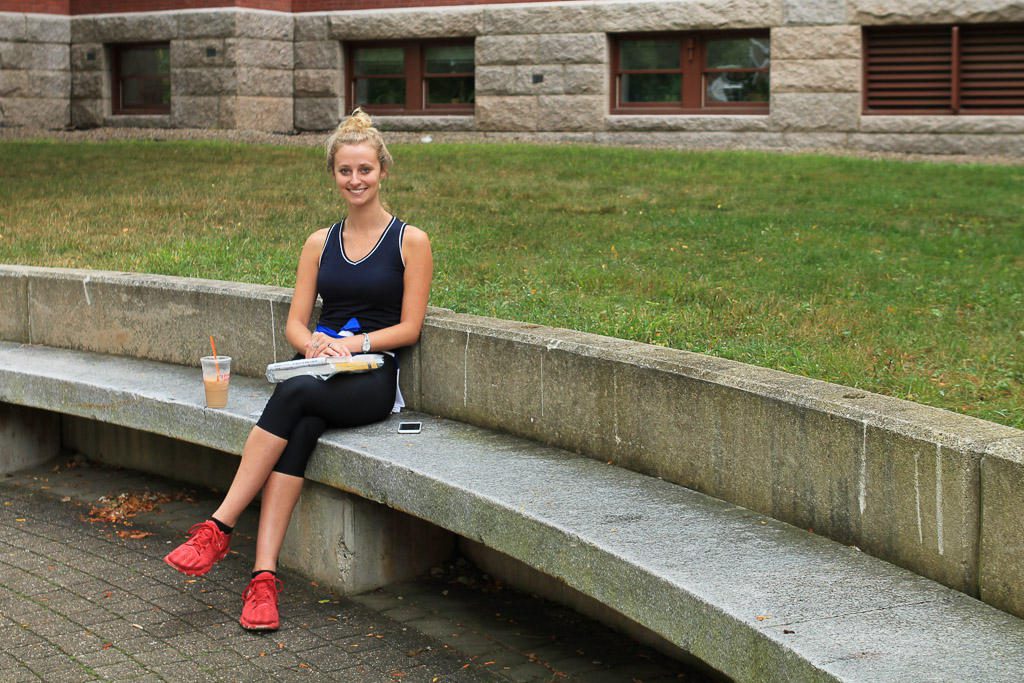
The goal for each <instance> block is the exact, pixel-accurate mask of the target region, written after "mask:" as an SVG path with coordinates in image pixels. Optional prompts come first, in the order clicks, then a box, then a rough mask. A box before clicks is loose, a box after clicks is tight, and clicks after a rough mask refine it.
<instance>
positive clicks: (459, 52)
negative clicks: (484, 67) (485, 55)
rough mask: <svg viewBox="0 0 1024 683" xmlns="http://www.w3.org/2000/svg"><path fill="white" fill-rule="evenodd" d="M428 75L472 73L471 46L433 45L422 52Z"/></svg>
mask: <svg viewBox="0 0 1024 683" xmlns="http://www.w3.org/2000/svg"><path fill="white" fill-rule="evenodd" d="M424 53H425V56H426V60H427V68H426V72H427V73H428V74H454V73H472V72H473V46H472V45H435V46H431V47H428V48H427V49H426V50H424Z"/></svg>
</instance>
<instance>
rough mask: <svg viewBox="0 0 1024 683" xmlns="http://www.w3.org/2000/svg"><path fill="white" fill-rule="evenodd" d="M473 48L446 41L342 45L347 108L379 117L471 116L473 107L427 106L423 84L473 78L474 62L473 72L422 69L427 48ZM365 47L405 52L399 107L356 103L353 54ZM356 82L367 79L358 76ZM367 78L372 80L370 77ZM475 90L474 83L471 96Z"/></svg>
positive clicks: (470, 42)
mask: <svg viewBox="0 0 1024 683" xmlns="http://www.w3.org/2000/svg"><path fill="white" fill-rule="evenodd" d="M457 45H461V46H465V45H468V46H470V47H472V46H473V39H472V38H446V39H438V40H371V41H357V42H351V43H348V44H347V45H346V49H345V93H346V101H347V102H348V108H349V109H350V110H351V109H355V108H356V107H362V108H363V109H364V110H365V111H366V112H367V113H369V114H374V115H380V116H456V115H472V114H473V112H474V111H475V110H476V106H475V104H469V105H465V104H428V103H427V80H428V79H439V78H466V77H470V78H475V76H476V74H475V70H476V59H475V57H474V60H473V61H474V71H471V72H459V73H445V74H430V73H427V72H426V71H425V69H426V49H427V48H428V47H445V46H457ZM367 47H391V48H402V49H403V50H404V51H405V72H404V74H403V75H402V77H403V78H405V103H404V104H402V105H387V104H385V105H380V104H361V103H360V102H358V101H356V80H357V77H356V74H355V68H354V67H355V52H356V50H357V49H359V48H367ZM394 77H395V76H394V75H389V76H380V77H379V78H394ZM359 78H367V77H366V76H360V77H359ZM369 78H374V76H370V77H369ZM475 90H476V86H475V82H474V92H475Z"/></svg>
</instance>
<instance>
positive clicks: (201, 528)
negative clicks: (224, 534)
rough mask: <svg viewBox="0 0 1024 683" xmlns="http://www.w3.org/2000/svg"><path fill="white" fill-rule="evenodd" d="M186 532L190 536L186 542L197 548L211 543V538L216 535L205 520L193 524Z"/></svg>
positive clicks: (200, 548) (201, 548)
mask: <svg viewBox="0 0 1024 683" xmlns="http://www.w3.org/2000/svg"><path fill="white" fill-rule="evenodd" d="M188 533H189V536H190V537H191V538H189V539H188V541H186V543H188V544H190V545H193V546H195V547H196V548H197V549H198V550H203V549H204V548H206V546H208V545H211V544H213V540H214V538H216V536H217V535H216V534H215V533H214V531H213V529H211V528H210V525H209V524H207V523H206V522H200V523H199V524H193V525H192V528H191V529H189V530H188Z"/></svg>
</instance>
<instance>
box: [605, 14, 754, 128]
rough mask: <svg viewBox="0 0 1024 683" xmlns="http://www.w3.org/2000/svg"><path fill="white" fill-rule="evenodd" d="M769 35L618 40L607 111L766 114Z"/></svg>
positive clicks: (690, 35) (614, 45) (653, 36)
mask: <svg viewBox="0 0 1024 683" xmlns="http://www.w3.org/2000/svg"><path fill="white" fill-rule="evenodd" d="M770 56H771V54H770V43H769V38H768V33H767V32H766V31H759V32H756V33H751V32H743V33H733V32H729V33H685V34H678V33H676V34H645V35H624V36H617V37H616V38H614V39H613V40H612V83H613V88H612V113H615V114H708V113H723V114H767V113H768V95H769V80H768V70H769V65H770Z"/></svg>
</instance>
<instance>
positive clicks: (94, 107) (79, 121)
mask: <svg viewBox="0 0 1024 683" xmlns="http://www.w3.org/2000/svg"><path fill="white" fill-rule="evenodd" d="M106 112H107V106H106V104H105V102H104V101H103V100H97V99H74V100H72V102H71V113H70V117H71V125H72V126H73V127H74V128H83V129H84V128H98V127H99V126H102V125H103V123H104V120H105V119H106V116H107V113H106Z"/></svg>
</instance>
